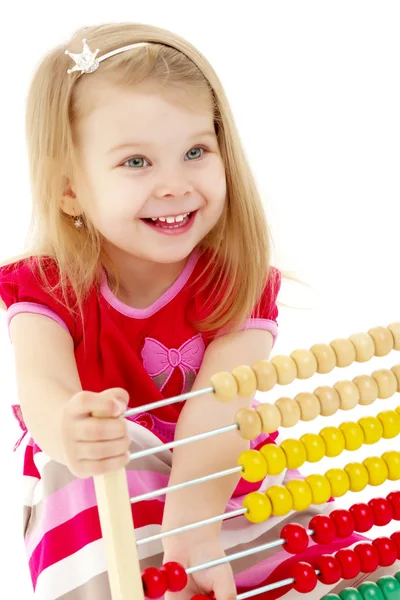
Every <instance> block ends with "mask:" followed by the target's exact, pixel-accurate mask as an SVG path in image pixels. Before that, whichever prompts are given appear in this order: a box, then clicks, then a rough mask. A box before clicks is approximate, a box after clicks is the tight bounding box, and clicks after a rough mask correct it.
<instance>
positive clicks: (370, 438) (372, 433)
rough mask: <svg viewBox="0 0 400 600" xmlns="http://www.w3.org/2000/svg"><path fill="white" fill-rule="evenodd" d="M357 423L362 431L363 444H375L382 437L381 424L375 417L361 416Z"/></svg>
mask: <svg viewBox="0 0 400 600" xmlns="http://www.w3.org/2000/svg"><path fill="white" fill-rule="evenodd" d="M358 424H359V425H360V427H361V429H362V430H363V432H364V444H376V442H379V440H380V439H382V436H383V426H382V423H381V422H380V421H379V419H377V418H376V417H362V418H361V419H358Z"/></svg>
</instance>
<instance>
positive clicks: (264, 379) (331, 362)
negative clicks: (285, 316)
mask: <svg viewBox="0 0 400 600" xmlns="http://www.w3.org/2000/svg"><path fill="white" fill-rule="evenodd" d="M393 349H394V350H400V322H399V323H393V324H391V325H389V326H388V327H387V328H385V327H374V328H372V329H370V330H369V331H368V333H357V334H355V335H352V336H350V337H349V338H348V339H344V338H341V339H337V340H334V341H333V342H331V343H330V344H317V345H314V346H312V347H311V348H310V350H303V349H300V350H296V351H294V352H293V353H292V354H291V355H290V356H276V357H274V358H272V359H271V360H270V361H266V360H261V361H258V362H257V363H255V364H254V365H253V367H252V368H250V367H247V366H244V367H243V366H241V367H237V368H236V369H234V370H233V371H232V373H219V374H217V375H215V376H214V377H213V378H212V388H207V390H204V393H206V392H207V393H209V392H210V391H213V392H214V393H215V396H216V398H217V399H218V400H219V401H223V402H225V401H229V400H231V399H233V398H234V397H235V396H236V395H237V394H239V395H241V396H250V395H253V394H254V392H255V390H256V389H257V390H260V391H264V392H265V391H270V390H271V389H272V388H273V387H274V386H275V385H277V384H279V385H287V384H289V383H292V382H293V381H294V379H296V378H297V379H308V378H310V377H312V376H313V375H314V374H315V373H321V374H325V373H329V372H330V371H332V370H333V369H334V367H340V368H343V367H347V366H349V365H350V364H352V363H353V362H367V361H369V360H370V359H371V358H372V357H374V356H378V357H382V356H386V355H387V354H389V352H391V350H393ZM396 391H400V365H396V366H394V367H393V368H392V369H391V370H386V369H381V370H379V371H375V372H374V373H372V375H371V376H367V375H366V376H360V377H356V378H354V379H353V381H339V382H337V383H336V384H335V385H334V386H333V387H332V388H330V387H320V388H317V389H316V390H314V392H313V393H310V394H308V393H302V394H298V395H297V396H296V397H295V398H294V399H291V398H280V399H278V400H277V401H276V402H275V404H262V405H260V407H258V408H257V410H256V411H251V410H244V411H238V413H237V418H236V428H237V429H238V430H239V431H240V432H241V434H242V436H243V437H246V439H252V437H255V434H254V431H255V430H254V428H255V427H256V428H257V427H258V426H259V425H258V423H261V429H262V431H264V432H265V433H271V432H273V431H276V430H277V429H278V427H279V426H283V427H291V426H293V425H295V424H296V423H297V422H298V421H299V420H303V421H309V420H312V419H314V418H316V416H318V415H320V414H321V415H323V416H329V415H331V414H334V413H335V412H336V410H338V409H339V408H341V409H342V410H349V409H351V408H353V407H354V406H356V405H357V404H358V403H360V404H370V403H371V402H373V401H374V400H375V399H376V398H377V397H379V398H387V397H389V396H391V395H393V394H394V393H395V392H396ZM199 394H200V392H196V395H199ZM184 397H185V398H188V397H190V393H189V394H185V396H184ZM184 397H183V396H181V397H177V398H175V399H173V400H174V401H178V400H179V399H184ZM171 400H172V399H171ZM149 406H150V405H149ZM318 406H319V411H318V413H317V409H318ZM144 408H148V407H141V408H140V409H138V410H136V412H139V410H140V411H142V410H143V409H144ZM153 408H155V406H153ZM133 412H134V411H132V410H131V411H127V412H126V413H125V416H128V415H129V414H132V413H133ZM239 413H240V414H239ZM257 415H258V416H257ZM254 419H256V420H257V424H256V425H255V420H254ZM94 485H95V491H96V497H97V504H98V510H99V517H100V523H101V529H102V535H103V539H104V544H105V552H106V561H107V569H108V575H109V581H110V589H111V598H112V600H131V599H132V598H135V600H143V599H144V592H143V586H142V580H141V572H140V566H139V560H138V552H137V543H136V538H135V531H134V527H133V523H132V512H131V502H130V498H129V491H128V484H127V478H126V471H125V469H120V470H118V471H114V472H111V473H107V474H105V475H101V476H96V477H94Z"/></svg>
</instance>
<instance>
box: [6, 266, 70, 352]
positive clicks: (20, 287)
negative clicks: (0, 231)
mask: <svg viewBox="0 0 400 600" xmlns="http://www.w3.org/2000/svg"><path fill="white" fill-rule="evenodd" d="M46 276H47V278H48V281H49V283H50V285H51V287H52V288H55V290H54V292H50V291H47V290H46V289H45V286H44V283H43V281H42V278H41V277H40V275H39V271H38V266H37V264H36V263H35V262H34V261H33V260H32V259H26V260H21V261H18V262H14V263H12V264H9V265H6V266H3V267H0V298H1V299H2V300H3V302H4V304H5V305H6V308H7V322H8V327H9V326H10V323H11V320H12V319H13V317H14V316H15V315H17V314H18V313H23V312H25V313H26V312H28V313H35V314H39V315H44V316H46V317H49V318H50V319H53V320H54V321H56V322H57V323H58V324H59V325H61V327H63V328H64V329H66V331H68V332H69V333H70V334H71V336H72V338H73V339H74V340H75V339H76V315H75V314H74V313H73V312H72V311H71V310H69V309H68V308H67V306H64V304H65V302H63V301H62V295H61V292H60V291H59V290H58V289H57V281H58V269H57V266H56V264H55V262H54V261H52V260H51V259H48V261H47V262H46Z"/></svg>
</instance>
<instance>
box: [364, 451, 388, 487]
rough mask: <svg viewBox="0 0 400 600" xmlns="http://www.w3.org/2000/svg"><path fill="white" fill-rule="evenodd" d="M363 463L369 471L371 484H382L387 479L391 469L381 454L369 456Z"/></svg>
mask: <svg viewBox="0 0 400 600" xmlns="http://www.w3.org/2000/svg"><path fill="white" fill-rule="evenodd" d="M363 465H364V467H365V468H366V469H367V471H368V479H369V481H368V483H369V485H381V484H382V483H383V482H384V481H386V480H387V478H388V476H389V471H388V468H387V465H386V463H385V461H384V460H383V458H381V457H380V456H369V457H368V458H366V459H365V460H363Z"/></svg>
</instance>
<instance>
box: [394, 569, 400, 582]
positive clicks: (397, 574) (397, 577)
mask: <svg viewBox="0 0 400 600" xmlns="http://www.w3.org/2000/svg"><path fill="white" fill-rule="evenodd" d="M394 576H395V577H396V579H397V581H399V582H400V571H397V573H395V575H394Z"/></svg>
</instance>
